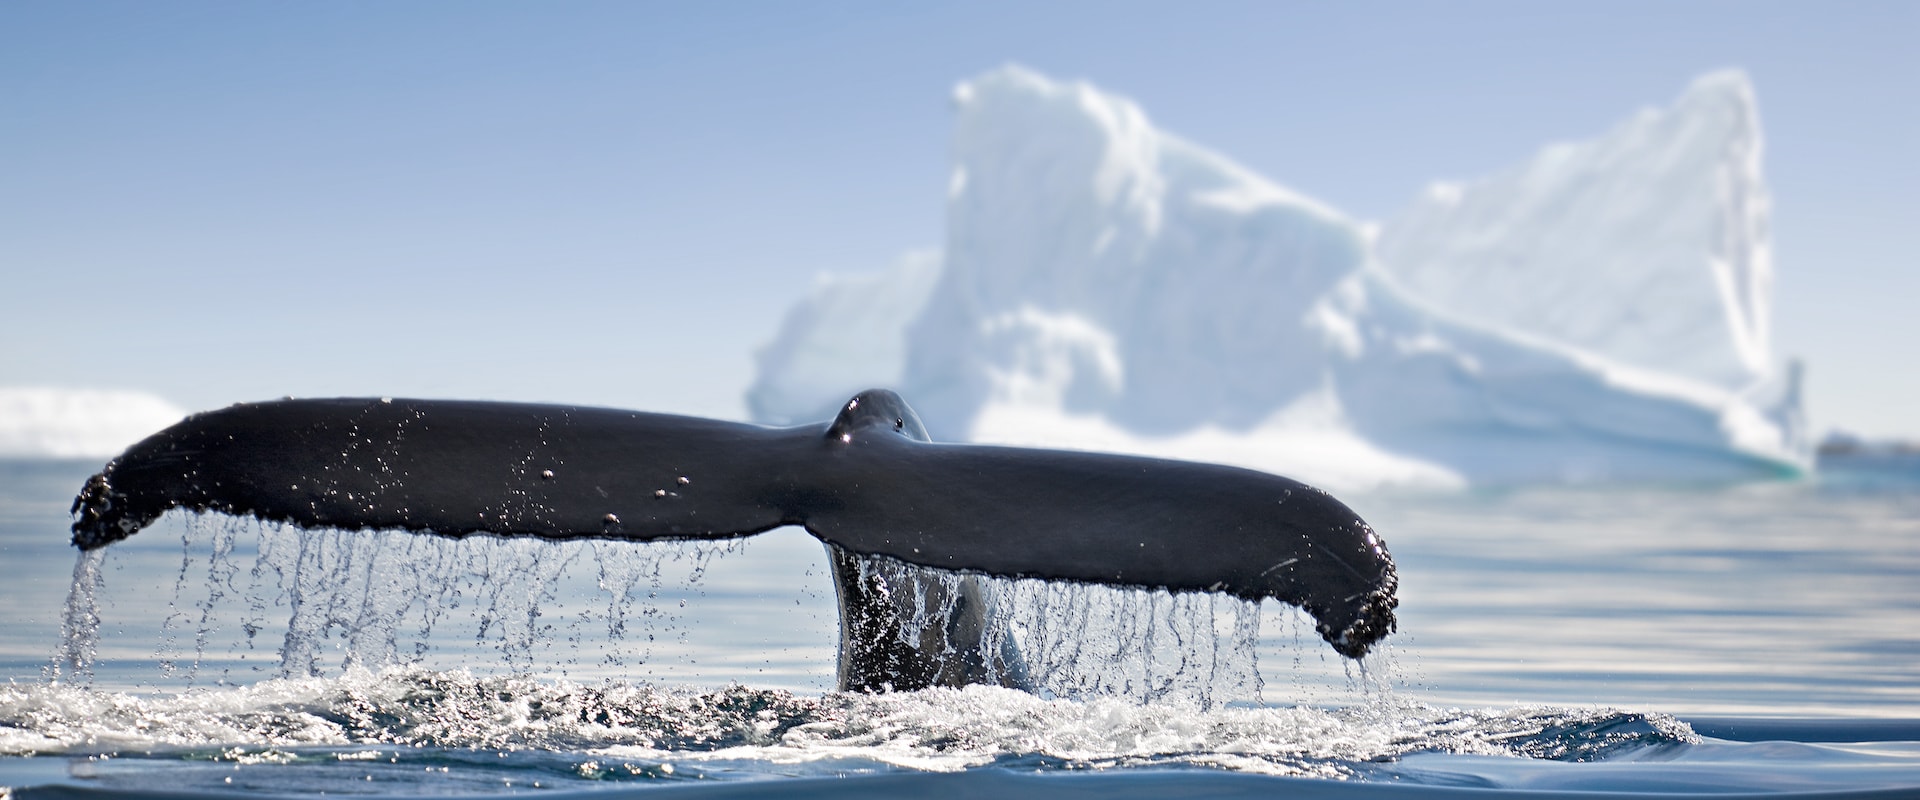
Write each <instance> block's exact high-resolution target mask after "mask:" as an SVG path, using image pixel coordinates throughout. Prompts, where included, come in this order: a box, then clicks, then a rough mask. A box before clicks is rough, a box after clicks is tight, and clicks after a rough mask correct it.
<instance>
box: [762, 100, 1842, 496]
mask: <svg viewBox="0 0 1920 800" xmlns="http://www.w3.org/2000/svg"><path fill="white" fill-rule="evenodd" d="M956 106H957V108H958V118H957V120H956V132H955V137H954V142H955V144H954V153H955V159H954V166H953V173H952V178H951V181H950V185H949V197H948V210H947V228H948V230H947V242H946V247H945V250H944V253H943V254H942V256H943V257H941V258H939V259H935V258H933V257H931V256H919V257H916V259H917V260H916V259H909V261H908V262H907V263H906V265H904V266H901V267H897V268H896V269H895V270H893V271H892V272H890V273H886V274H883V275H876V276H868V277H864V278H859V279H838V280H834V281H828V282H823V283H822V284H821V285H820V286H818V287H817V288H816V290H815V291H814V293H813V294H812V295H810V296H809V297H808V298H807V299H805V300H804V301H802V302H801V303H800V304H799V305H798V306H796V307H795V309H794V310H793V311H792V312H791V313H790V314H789V316H788V318H787V320H786V324H785V325H784V326H783V328H782V330H781V333H780V337H779V338H778V339H777V340H776V341H775V342H774V343H773V344H771V345H769V346H767V348H765V349H764V350H762V351H761V359H760V376H759V379H758V380H757V381H756V383H755V386H754V388H753V390H752V391H751V392H750V394H749V397H750V407H751V408H752V410H753V413H754V414H755V416H756V418H757V419H760V420H763V421H768V422H779V423H789V422H797V421H804V420H816V419H823V418H824V417H825V415H826V413H827V411H828V410H830V409H832V408H833V407H834V406H835V405H836V404H837V403H838V402H840V401H842V400H844V399H845V398H846V396H847V395H849V394H850V393H851V392H853V391H856V390H858V389H861V388H865V387H867V386H874V385H877V386H890V387H894V388H898V389H900V390H901V391H902V393H903V394H904V395H905V396H906V397H907V399H908V401H909V402H910V403H912V404H913V405H914V406H915V407H916V408H917V409H919V410H920V412H921V415H922V417H923V418H924V419H925V421H926V423H927V425H928V427H929V429H930V430H931V431H932V432H933V433H934V435H935V437H936V438H944V439H955V440H969V441H978V442H1000V443H1014V444H1044V445H1051V446H1057V447H1079V448H1089V449H1105V450H1121V451H1129V452H1139V453H1148V454H1157V455H1168V456H1177V457H1187V458H1199V459H1205V460H1213V461H1223V462H1228V463H1237V464H1242V465H1246V466H1252V467H1257V468H1262V469H1268V470H1273V471H1278V472H1283V473H1287V474H1291V475H1294V476H1296V477H1300V478H1303V479H1306V480H1309V481H1313V482H1317V483H1321V484H1324V485H1328V486H1334V487H1340V488H1360V487H1368V486H1376V485H1415V486H1458V485H1462V484H1466V483H1514V482H1535V481H1556V482H1558V481H1572V482H1582V481H1600V480H1694V479H1708V480H1718V479H1728V478H1740V477H1752V476H1756V475H1769V474H1785V473H1792V472H1796V471H1799V470H1802V469H1804V468H1805V467H1806V465H1807V463H1808V443H1807V442H1806V441H1805V439H1806V437H1805V433H1804V430H1803V427H1804V425H1803V423H1802V421H1801V418H1802V414H1801V411H1800V394H1799V390H1798V385H1797V380H1798V377H1797V376H1798V371H1797V370H1783V369H1782V368H1781V367H1780V366H1779V365H1777V364H1775V363H1774V359H1773V355H1772V353H1771V351H1770V343H1769V341H1768V334H1767V332H1768V326H1769V317H1770V314H1771V308H1770V298H1771V289H1770V287H1771V275H1772V273H1771V262H1770V257H1769V252H1770V245H1769V239H1768V231H1767V196H1766V189H1765V185H1764V183H1763V181H1762V180H1761V177H1760V171H1759V168H1760V161H1759V152H1760V140H1759V125H1758V122H1757V116H1756V114H1755V111H1754V105H1753V91H1752V88H1751V87H1750V85H1749V84H1748V82H1747V80H1746V79H1745V77H1744V76H1742V75H1740V74H1739V73H1733V72H1727V73H1716V74H1713V75H1709V76H1706V77H1704V78H1701V79H1700V80H1698V81H1696V82H1695V83H1694V84H1693V86H1691V87H1690V88H1688V89H1687V91H1686V92H1685V93H1684V94H1683V95H1682V97H1681V99H1680V101H1679V102H1677V103H1676V104H1675V105H1674V106H1673V107H1671V108H1669V109H1666V110H1664V111H1654V110H1648V111H1643V112H1640V113H1639V114H1638V115H1636V116H1635V117H1634V118H1632V119H1631V120H1629V121H1628V122H1627V123H1624V124H1622V125H1621V126H1619V127H1617V128H1616V129H1615V130H1613V131H1612V132H1610V133H1608V134H1606V135H1605V136H1603V137H1601V138H1599V139H1596V140H1593V141H1590V142H1583V143H1575V144H1562V145H1556V146H1553V147H1549V148H1547V149H1545V150H1544V151H1542V152H1541V153H1540V154H1538V155H1537V156H1535V157H1534V158H1533V159H1532V160H1530V161H1528V162H1526V163H1525V164H1523V165H1521V166H1519V167H1517V168H1514V169H1512V170H1508V171H1506V172H1503V173H1501V174H1499V175H1496V176H1493V177H1490V178H1488V179H1486V180H1483V181H1478V182H1472V183H1467V184H1458V185H1441V186H1436V187H1433V188H1431V189H1429V190H1428V192H1427V193H1426V195H1425V196H1424V197H1422V198H1421V199H1420V200H1419V201H1418V202H1416V203H1415V204H1414V207H1413V208H1412V210H1411V211H1409V212H1408V213H1407V214H1406V215H1405V216H1403V217H1402V218H1400V219H1396V220H1392V221H1389V222H1388V223H1386V224H1385V225H1382V226H1374V225H1370V224H1364V223H1361V222H1359V221H1355V220H1352V219H1349V218H1347V217H1346V216H1344V215H1343V214H1341V213H1340V212H1338V211H1336V210H1334V209H1331V208H1328V207H1327V206H1325V205H1324V204H1322V203H1319V202H1317V201H1314V200H1312V199H1311V198H1307V197H1304V196H1302V195H1300V194H1298V193H1296V192H1293V191H1290V190H1288V189H1286V188H1284V187H1282V186H1280V185H1278V184H1275V183H1273V182H1271V181H1268V180H1267V179H1265V178H1263V177H1261V176H1259V175H1256V174H1254V173H1252V172H1250V171H1248V170H1246V169H1245V168H1243V167H1241V166H1239V165H1237V164H1234V163H1233V162H1231V161H1229V160H1227V159H1226V158H1224V157H1222V156H1220V155H1217V154H1214V153H1212V152H1209V151H1207V150H1205V149H1203V148H1201V147H1199V146H1196V145H1194V144H1191V143H1188V142H1185V141H1183V140H1181V139H1178V138H1176V137H1174V136H1171V135H1169V134H1166V133H1164V132H1162V131H1160V130H1159V129H1157V128H1155V127H1154V126H1153V125H1152V124H1151V122H1150V121H1149V120H1148V119H1147V117H1146V115H1145V113H1144V112H1143V111H1141V109H1140V108H1139V107H1138V106H1136V105H1134V104H1133V103H1132V102H1131V101H1128V100H1127V99H1125V98H1122V97H1118V96H1114V95H1111V94H1107V93H1104V92H1102V91H1100V90H1098V89H1096V88H1094V87H1092V86H1089V85H1087V84H1084V83H1060V82H1055V81H1052V80H1049V79H1047V78H1045V77H1043V76H1040V75H1038V74H1035V73H1033V72H1030V71H1027V70H1024V69H1020V68H1017V67H1008V68H1004V69H1000V70H996V71H993V72H989V73H987V74H985V75H982V76H980V77H979V78H976V79H975V80H973V81H970V82H968V83H965V84H963V85H961V86H960V87H959V88H958V89H957V90H956ZM1375 231H1378V234H1377V236H1376V235H1375ZM875 303H883V304H887V307H885V308H875V307H874V305H873V304H875ZM896 348H897V349H896Z"/></svg>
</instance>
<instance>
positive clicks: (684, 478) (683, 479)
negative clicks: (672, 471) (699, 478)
mask: <svg viewBox="0 0 1920 800" xmlns="http://www.w3.org/2000/svg"><path fill="white" fill-rule="evenodd" d="M689 483H693V481H692V480H691V479H689V478H688V477H687V476H685V475H682V476H680V485H681V486H685V485H687V484H689Z"/></svg>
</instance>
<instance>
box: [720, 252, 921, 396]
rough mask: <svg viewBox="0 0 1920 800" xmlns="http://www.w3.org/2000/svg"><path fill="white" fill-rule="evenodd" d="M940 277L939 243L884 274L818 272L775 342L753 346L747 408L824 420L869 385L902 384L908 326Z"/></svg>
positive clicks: (909, 254)
mask: <svg viewBox="0 0 1920 800" xmlns="http://www.w3.org/2000/svg"><path fill="white" fill-rule="evenodd" d="M939 277H940V253H939V251H937V250H922V251H916V252H911V253H907V254H906V255H904V256H901V257H900V259H899V260H898V261H897V262H895V263H894V265H893V267H892V268H891V269H888V270H887V271H885V272H882V273H879V274H874V275H821V276H819V277H818V278H816V279H815V281H814V286H813V291H812V292H811V293H810V294H809V295H808V296H807V299H806V300H805V301H802V302H801V303H800V304H799V305H797V306H795V307H794V309H793V310H792V311H791V312H789V313H788V314H787V316H786V318H785V319H784V320H782V321H781V324H780V330H779V332H778V333H777V334H776V335H775V337H774V340H773V342H772V343H770V344H768V345H766V346H765V347H763V348H761V349H760V351H759V352H758V353H756V354H754V361H755V363H756V365H757V367H758V370H757V371H756V372H755V374H754V379H753V384H752V385H751V386H750V387H748V389H747V411H748V413H749V414H751V415H752V416H753V419H754V420H755V421H756V422H761V423H765V424H769V425H797V424H800V423H805V422H817V421H819V420H824V419H832V418H833V416H834V414H836V413H838V412H839V410H840V404H841V403H844V402H846V401H847V398H849V397H852V396H853V395H854V394H855V393H857V392H859V391H861V390H863V389H869V388H873V387H876V386H897V385H899V384H900V380H901V377H902V375H903V374H904V373H905V370H906V360H907V342H906V338H905V337H904V336H902V335H901V332H902V331H903V330H905V328H906V326H907V324H908V323H909V322H911V321H912V320H913V318H914V317H915V316H917V315H919V313H920V310H921V308H922V307H924V306H925V305H926V303H927V295H928V294H929V293H930V292H932V291H933V284H934V281H935V280H936V279H937V278H939Z"/></svg>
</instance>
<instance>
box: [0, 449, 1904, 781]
mask: <svg viewBox="0 0 1920 800" xmlns="http://www.w3.org/2000/svg"><path fill="white" fill-rule="evenodd" d="M98 466H99V465H98V464H93V463H46V462H15V463H0V558H4V559H5V562H6V564H7V569H6V572H5V573H4V575H5V578H4V579H0V602H3V603H4V604H5V608H6V609H7V614H8V616H7V618H6V624H5V626H4V627H0V676H4V677H5V678H6V679H8V683H6V684H5V685H0V786H4V787H12V788H11V793H12V795H13V796H17V797H43V796H48V797H53V796H67V795H69V794H75V793H82V794H85V796H101V795H100V794H98V793H100V792H104V793H105V796H125V797H134V796H149V795H165V794H167V793H174V794H178V795H183V796H185V795H195V796H197V795H202V794H216V795H217V794H221V793H251V794H274V795H302V796H305V795H313V794H318V793H327V794H366V795H398V796H420V795H440V796H444V795H491V794H501V793H514V794H518V793H526V792H535V793H539V794H541V795H543V796H564V795H566V794H569V793H580V794H585V795H590V796H593V797H613V796H621V795H624V794H627V793H644V794H647V795H649V796H673V795H674V794H675V793H685V794H693V795H697V796H702V797H714V796H767V795H780V796H791V795H800V796H834V797H843V796H862V797H864V796H876V797H877V796H888V797H892V796H901V795H921V794H935V795H947V796H1029V795H1040V794H1045V795H1049V796H1079V795H1087V796H1102V797H1113V796H1121V797H1126V796H1138V797H1165V796H1169V795H1183V794H1189V795H1190V794H1207V795H1220V796H1240V795H1247V796H1272V795H1286V796H1302V797H1355V798H1374V797H1441V796H1445V797H1459V796H1488V797H1516V798H1517V797H1539V796H1547V795H1552V794H1555V793H1580V794H1578V796H1583V797H1593V796H1601V797H1637V796H1644V795H1657V794H1663V793H1678V794H1693V793H1727V792H1731V793H1735V794H1773V793H1782V792H1791V793H1812V794H1818V795H1824V796H1856V795H1857V796H1888V797H1895V796H1905V795H1907V794H1912V793H1915V792H1920V672H1917V671H1916V669H1915V667H1916V664H1917V663H1920V464H1912V463H1906V462H1900V461H1897V460H1896V461H1893V462H1888V463H1881V462H1879V461H1875V462H1871V463H1869V462H1856V463H1841V464H1834V465H1831V468H1830V469H1829V470H1827V472H1826V473H1824V477H1823V479H1822V481H1821V482H1819V483H1815V484H1799V485H1761V486H1744V487H1732V488H1716V489H1698V490H1690V491H1678V490H1659V489H1631V490H1629V489H1613V490H1592V491H1581V490H1570V489H1551V490H1549V489H1541V490H1526V491H1513V492H1488V493H1476V494H1470V495H1458V496H1444V497H1407V496H1390V495H1388V496H1362V497H1357V498H1350V500H1351V502H1352V504H1353V505H1354V506H1355V507H1356V508H1357V509H1358V510H1360V511H1361V513H1362V514H1363V515H1365V516H1367V517H1368V518H1369V520H1371V521H1372V522H1373V523H1374V524H1375V525H1376V527H1377V528H1378V529H1379V530H1380V531H1381V532H1382V533H1383V534H1384V535H1385V537H1386V539H1387V542H1388V544H1389V546H1390V547H1391V548H1392V550H1393V552H1394V554H1395V556H1396V558H1397V559H1398V561H1399V564H1400V571H1401V576H1402V581H1403V591H1402V606H1401V610H1402V615H1401V628H1400V633H1399V634H1398V635H1396V636H1395V637H1394V638H1393V639H1391V640H1389V641H1392V642H1393V643H1394V644H1393V646H1392V647H1390V648H1389V649H1388V650H1387V652H1385V653H1381V654H1378V655H1376V656H1373V657H1370V658H1369V659H1368V660H1367V661H1366V662H1365V663H1364V664H1361V665H1354V664H1351V663H1349V662H1346V661H1345V660H1343V659H1340V658H1339V657H1338V656H1335V655H1333V654H1332V653H1331V651H1330V650H1328V649H1327V648H1326V647H1325V646H1324V645H1323V644H1320V643H1319V642H1318V641H1317V639H1315V637H1314V636H1313V635H1312V633H1311V630H1310V628H1308V627H1307V626H1305V625H1304V624H1302V623H1301V622H1300V621H1299V620H1298V619H1297V618H1296V617H1295V615H1294V614H1293V613H1292V612H1291V611H1289V610H1286V609H1281V608H1275V607H1273V606H1272V605H1271V604H1269V605H1268V606H1265V607H1260V608H1249V607H1245V606H1242V605H1241V604H1238V603H1233V602H1227V601H1212V600H1207V601H1194V600H1192V599H1184V598H1183V599H1175V598H1170V597H1168V596H1166V595H1156V594H1148V593H1137V592H1114V591H1107V590H1092V589H1084V590H1082V589H1076V590H1064V589H1055V588H1049V587H1045V586H1042V585H1029V584H1026V583H1020V584H1012V583H1009V584H1003V585H1002V586H1000V587H999V588H1000V591H1001V592H1002V597H1003V598H1006V599H1009V600H1010V601H1013V602H1015V603H1016V604H1018V605H1020V606H1022V607H1023V608H1027V609H1029V613H1027V614H1026V616H1025V617H1021V618H1020V619H1017V620H1016V621H1015V624H1016V626H1017V630H1018V631H1019V632H1020V636H1021V640H1022V643H1023V645H1024V646H1025V647H1026V648H1027V650H1028V652H1029V655H1030V656H1031V657H1033V658H1034V659H1036V661H1038V662H1040V663H1042V664H1043V665H1044V666H1045V667H1046V668H1047V669H1048V670H1049V671H1048V676H1049V677H1048V686H1049V687H1050V688H1051V691H1050V692H1049V696H1047V697H1036V696H1034V695H1028V694H1022V693H1017V692H1010V691H1004V690H998V689H987V688H979V687H976V688H971V689H968V690H964V691H951V690H933V691H927V692H919V693H908V694H900V695H889V696H879V697H869V696H845V695H837V694H834V693H832V692H830V691H829V690H830V689H831V686H832V683H833V650H832V646H833V641H834V639H833V636H834V611H833V594H832V588H831V586H830V585H829V584H828V583H827V579H826V574H827V573H826V568H825V563H824V558H823V556H822V553H821V551H820V548H819V546H818V545H817V544H816V543H815V542H814V541H813V540H812V539H810V538H808V537H807V536H805V534H804V533H800V532H798V531H779V532H775V533H773V534H769V535H766V536H763V537H757V538H755V539H751V540H747V541H746V542H744V543H740V544H738V545H736V546H733V547H731V548H720V547H706V548H695V547H691V546H673V547H651V548H650V547H641V546H632V545H611V544H606V543H597V544H596V543H570V544H544V543H536V542H522V541H501V540H490V539H476V540H471V541H465V542H458V543H453V542H443V541H440V540H434V539H429V538H425V537H413V536H406V535H402V534H353V535H346V534H332V535H324V536H316V535H311V534H301V533H299V532H296V531H289V530H283V529H279V528H276V527H272V526H262V525H258V524H254V523H250V522H232V521H223V520H220V519H217V518H214V519H200V520H195V519H193V518H189V517H184V516H183V517H179V518H169V519H168V520H166V521H165V522H163V523H162V524H161V525H160V526H157V527H156V528H154V529H152V530H149V531H147V532H145V533H142V534H141V535H139V536H137V537H134V538H133V539H130V540H128V541H126V542H122V543H120V544H117V545H114V546H113V547H111V548H108V549H107V550H106V551H105V557H104V559H103V560H101V561H100V562H99V564H98V565H97V566H98V579H97V581H96V580H93V579H87V580H83V581H81V583H82V588H83V589H85V588H87V587H94V591H93V593H92V595H91V596H92V598H93V600H94V602H95V603H96V604H97V611H98V619H99V622H98V636H97V644H96V646H95V647H94V648H93V649H91V650H89V651H88V652H89V653H90V656H91V658H92V661H91V664H90V665H89V666H88V668H87V669H84V670H80V671H76V670H75V669H74V668H72V667H71V666H62V665H60V663H59V657H60V655H61V654H62V653H63V647H64V645H63V639H62V621H63V614H64V613H65V609H66V608H67V607H68V602H69V595H70V594H71V593H72V591H73V588H74V585H75V573H76V555H75V552H74V551H73V550H72V548H70V547H69V546H68V545H67V544H66V524H67V514H66V510H67V504H68V503H69V502H70V500H71V497H72V494H73V492H74V491H75V489H77V487H79V485H80V484H81V482H82V480H84V478H85V477H86V476H87V475H88V474H89V473H91V472H92V471H93V470H94V469H96V468H97V467H98ZM86 596H87V593H86V592H82V593H81V598H82V599H85V597H86ZM84 606H85V604H84V603H83V604H82V607H84ZM1039 607H1045V608H1046V609H1048V611H1047V613H1045V614H1039V613H1036V612H1032V611H1031V609H1034V608H1039ZM1049 619H1052V620H1054V621H1053V622H1051V623H1050V622H1049V621H1048V620H1049ZM1062 619H1067V620H1070V624H1069V623H1065V622H1060V621H1059V620H1062ZM79 621H80V622H85V620H84V619H82V620H79ZM1255 622H1257V629H1256V628H1254V627H1253V623H1255ZM82 627H85V626H84V625H83V626H82ZM663 793H664V794H663ZM1594 793H1597V795H1596V794H1594ZM0 796H6V792H5V791H0ZM76 796H78V795H76Z"/></svg>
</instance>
